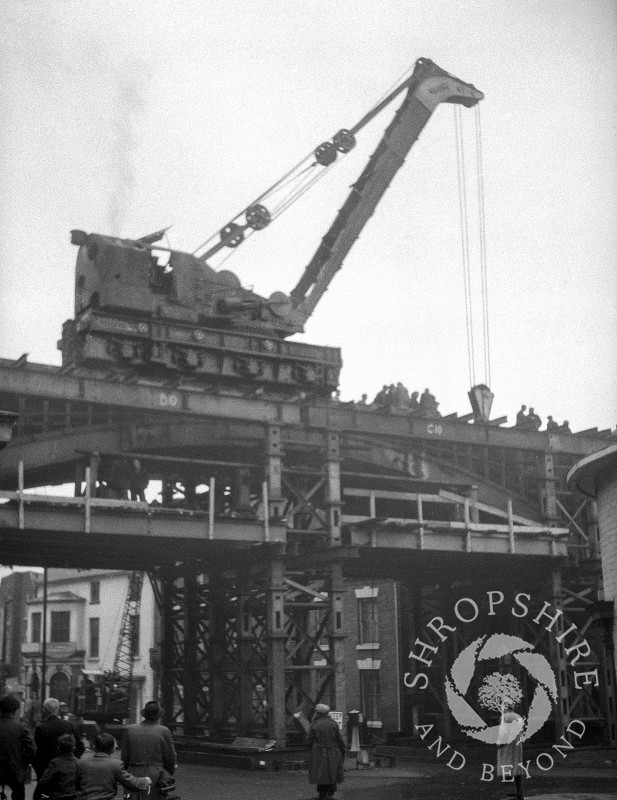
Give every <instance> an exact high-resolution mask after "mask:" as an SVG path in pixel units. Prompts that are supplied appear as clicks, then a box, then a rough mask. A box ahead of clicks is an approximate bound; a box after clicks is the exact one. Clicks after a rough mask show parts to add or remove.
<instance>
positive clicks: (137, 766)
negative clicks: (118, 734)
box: [120, 700, 176, 788]
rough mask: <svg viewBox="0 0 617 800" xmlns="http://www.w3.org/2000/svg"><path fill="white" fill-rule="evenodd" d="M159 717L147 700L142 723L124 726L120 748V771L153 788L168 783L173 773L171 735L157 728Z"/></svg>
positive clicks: (153, 703)
mask: <svg viewBox="0 0 617 800" xmlns="http://www.w3.org/2000/svg"><path fill="white" fill-rule="evenodd" d="M161 713H162V709H161V707H160V705H159V704H158V703H157V702H156V700H149V701H148V702H147V703H146V705H145V706H144V708H143V709H142V711H141V715H142V717H143V718H144V719H143V721H142V722H139V723H138V724H137V725H129V726H128V728H127V729H126V730H125V731H124V736H123V737H122V745H121V747H120V758H121V760H122V765H123V767H124V769H125V770H127V771H128V772H130V773H131V774H132V775H135V777H137V778H142V777H148V778H150V779H151V780H152V783H153V784H154V787H153V788H155V787H156V784H157V783H159V782H161V781H164V782H165V781H169V780H170V779H171V777H172V775H173V774H174V771H175V769H176V750H175V748H174V743H173V739H172V738H171V731H170V730H169V728H166V727H165V725H160V724H159V718H160V716H161Z"/></svg>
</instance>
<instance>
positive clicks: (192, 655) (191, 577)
mask: <svg viewBox="0 0 617 800" xmlns="http://www.w3.org/2000/svg"><path fill="white" fill-rule="evenodd" d="M184 606H185V609H184V611H185V623H184V641H183V643H182V645H183V656H184V657H183V670H182V673H183V674H182V684H183V686H184V693H183V707H184V734H185V736H187V735H188V736H191V735H194V734H195V733H196V728H197V724H198V721H199V715H198V711H197V698H198V695H199V692H200V689H201V686H200V681H199V677H200V676H199V657H198V636H199V627H200V625H199V617H200V614H201V608H200V596H199V592H198V589H197V574H196V572H195V570H194V569H191V568H190V567H189V566H186V565H185V574H184Z"/></svg>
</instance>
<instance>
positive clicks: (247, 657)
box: [236, 575, 253, 736]
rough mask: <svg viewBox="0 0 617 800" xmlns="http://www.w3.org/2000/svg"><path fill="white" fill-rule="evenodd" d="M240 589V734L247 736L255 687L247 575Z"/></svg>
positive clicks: (240, 581) (239, 584) (238, 628)
mask: <svg viewBox="0 0 617 800" xmlns="http://www.w3.org/2000/svg"><path fill="white" fill-rule="evenodd" d="M237 588H238V601H237V602H238V613H237V615H236V641H237V648H238V670H239V674H238V701H239V703H240V715H239V719H238V733H239V734H240V735H241V736H247V735H248V732H249V726H250V724H251V722H252V718H251V695H252V690H253V685H252V681H251V674H250V670H251V653H252V648H251V643H252V639H253V635H252V632H251V624H250V619H251V617H250V589H249V581H248V576H247V575H242V576H240V578H239V579H238V582H237Z"/></svg>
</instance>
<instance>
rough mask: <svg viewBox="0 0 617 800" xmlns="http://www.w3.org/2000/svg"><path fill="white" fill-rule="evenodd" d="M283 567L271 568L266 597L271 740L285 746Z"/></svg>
mask: <svg viewBox="0 0 617 800" xmlns="http://www.w3.org/2000/svg"><path fill="white" fill-rule="evenodd" d="M283 576H284V566H283V562H282V561H281V560H280V559H273V560H272V561H271V562H270V565H269V585H268V589H267V594H266V603H267V615H266V620H267V632H266V636H267V639H268V709H269V720H268V721H269V725H270V738H271V739H276V741H277V744H278V746H279V747H282V746H283V745H284V743H285V739H286V716H285V639H286V634H285V613H284V612H285V603H284V597H285V587H284V584H283Z"/></svg>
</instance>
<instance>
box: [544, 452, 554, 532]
mask: <svg viewBox="0 0 617 800" xmlns="http://www.w3.org/2000/svg"><path fill="white" fill-rule="evenodd" d="M543 479H544V480H543V482H542V487H541V497H542V506H543V508H542V511H543V513H544V519H545V520H546V522H547V523H548V524H549V525H557V519H558V514H557V493H556V491H555V483H556V478H555V461H554V458H553V454H552V453H545V454H544V475H543Z"/></svg>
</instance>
